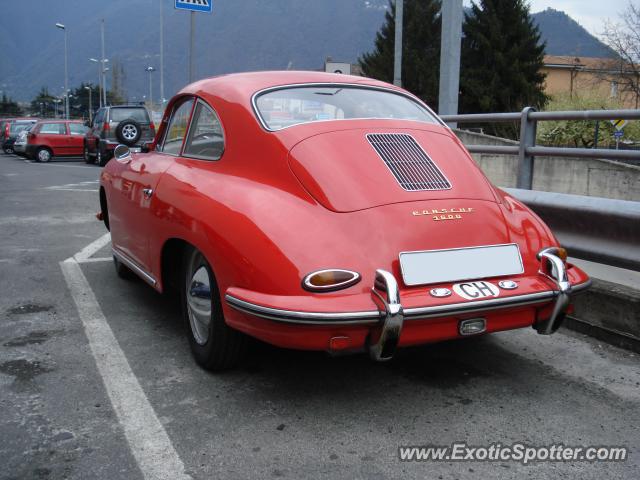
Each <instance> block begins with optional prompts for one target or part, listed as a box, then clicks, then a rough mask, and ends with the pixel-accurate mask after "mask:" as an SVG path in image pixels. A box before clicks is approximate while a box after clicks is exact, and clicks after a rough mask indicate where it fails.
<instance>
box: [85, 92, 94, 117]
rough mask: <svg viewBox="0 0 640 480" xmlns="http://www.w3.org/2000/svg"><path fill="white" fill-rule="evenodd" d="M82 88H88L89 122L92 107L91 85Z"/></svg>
mask: <svg viewBox="0 0 640 480" xmlns="http://www.w3.org/2000/svg"><path fill="white" fill-rule="evenodd" d="M84 89H85V90H89V123H91V115H92V113H93V108H92V107H91V85H87V86H86V87H84Z"/></svg>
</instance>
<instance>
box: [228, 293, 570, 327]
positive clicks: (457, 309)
mask: <svg viewBox="0 0 640 480" xmlns="http://www.w3.org/2000/svg"><path fill="white" fill-rule="evenodd" d="M557 294H558V292H556V291H554V290H548V291H545V292H536V293H529V294H525V295H518V296H513V297H506V298H493V299H489V300H478V301H473V302H464V303H452V304H448V305H436V306H433V307H417V308H408V309H405V310H404V319H405V320H418V319H423V318H434V317H446V316H449V315H455V314H460V313H471V312H480V311H484V310H494V309H501V308H510V307H521V306H526V305H532V304H536V303H541V302H544V301H545V300H549V299H552V298H554V297H555V296H556V295H557ZM225 300H226V301H227V304H228V305H229V306H230V307H233V308H235V309H236V310H240V311H242V312H244V313H248V314H251V315H255V316H257V317H261V318H267V319H269V320H275V321H279V322H286V323H297V324H310V325H341V324H371V323H377V322H379V321H380V319H381V318H382V316H383V315H384V314H385V312H380V311H377V310H375V311H361V312H335V313H321V312H303V311H294V310H282V309H278V308H271V307H264V306H262V305H257V304H255V303H250V302H247V301H245V300H240V299H239V298H236V297H234V296H232V295H229V294H226V295H225Z"/></svg>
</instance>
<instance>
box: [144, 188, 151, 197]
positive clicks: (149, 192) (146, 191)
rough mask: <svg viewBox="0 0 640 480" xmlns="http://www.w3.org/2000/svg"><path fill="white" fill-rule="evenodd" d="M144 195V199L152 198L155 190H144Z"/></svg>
mask: <svg viewBox="0 0 640 480" xmlns="http://www.w3.org/2000/svg"><path fill="white" fill-rule="evenodd" d="M142 194H143V195H144V198H147V199H149V198H151V195H153V188H143V189H142Z"/></svg>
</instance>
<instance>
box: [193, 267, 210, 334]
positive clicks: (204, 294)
mask: <svg viewBox="0 0 640 480" xmlns="http://www.w3.org/2000/svg"><path fill="white" fill-rule="evenodd" d="M187 310H188V312H189V323H190V324H191V331H192V332H193V338H194V340H195V341H196V343H198V345H204V344H205V343H207V340H209V325H210V324H211V280H210V278H209V272H208V271H207V269H206V268H205V267H204V266H200V267H198V269H197V270H196V271H195V272H193V274H192V275H191V280H190V281H189V285H188V290H187Z"/></svg>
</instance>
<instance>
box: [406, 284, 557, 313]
mask: <svg viewBox="0 0 640 480" xmlns="http://www.w3.org/2000/svg"><path fill="white" fill-rule="evenodd" d="M557 294H558V292H556V291H555V290H547V291H545V292H536V293H527V294H525V295H516V296H512V297H503V298H490V299H488V300H476V301H470V302H464V303H451V304H448V305H436V306H435V307H417V308H407V309H405V311H404V316H405V319H407V320H417V319H422V318H433V317H445V316H448V315H454V314H460V313H473V312H482V311H485V310H498V309H502V308H511V307H524V306H527V305H532V304H535V303H541V302H544V301H545V300H549V299H551V298H554V297H555V296H556V295H557Z"/></svg>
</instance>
